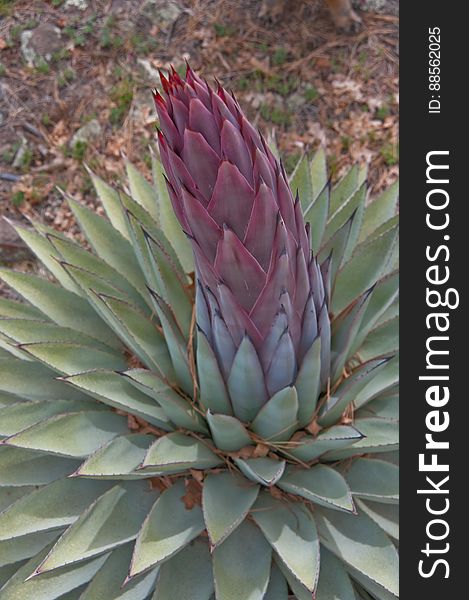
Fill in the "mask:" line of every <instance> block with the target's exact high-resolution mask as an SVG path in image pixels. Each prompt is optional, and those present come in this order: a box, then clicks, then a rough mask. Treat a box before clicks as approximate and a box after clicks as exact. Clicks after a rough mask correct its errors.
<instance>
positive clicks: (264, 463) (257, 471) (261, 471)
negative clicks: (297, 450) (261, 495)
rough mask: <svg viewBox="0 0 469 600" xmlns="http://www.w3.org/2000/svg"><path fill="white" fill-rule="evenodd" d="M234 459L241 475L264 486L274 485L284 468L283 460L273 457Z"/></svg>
mask: <svg viewBox="0 0 469 600" xmlns="http://www.w3.org/2000/svg"><path fill="white" fill-rule="evenodd" d="M234 461H235V463H236V465H237V466H238V468H239V470H240V471H241V473H243V475H245V476H246V477H247V478H248V479H250V480H251V481H254V483H261V484H262V485H265V486H272V485H275V484H276V483H277V482H278V480H279V479H280V478H281V477H282V475H283V472H284V470H285V461H284V460H275V459H274V458H267V457H266V458H247V459H246V460H244V459H242V458H235V459H234Z"/></svg>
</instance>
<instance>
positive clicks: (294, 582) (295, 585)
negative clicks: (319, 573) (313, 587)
mask: <svg viewBox="0 0 469 600" xmlns="http://www.w3.org/2000/svg"><path fill="white" fill-rule="evenodd" d="M274 559H275V564H276V565H277V567H278V569H279V571H280V572H281V573H282V575H283V576H284V578H285V579H286V581H287V582H288V586H289V588H290V590H291V591H292V592H293V593H294V598H295V600H312V598H313V594H312V593H311V592H310V591H309V590H308V589H307V588H305V586H304V585H302V584H301V583H300V582H299V581H298V579H297V578H296V577H294V575H293V574H292V573H291V571H290V570H289V569H287V567H286V566H285V564H284V563H283V561H282V560H281V559H280V557H278V556H275V554H274ZM288 598H291V596H290V595H289V596H288Z"/></svg>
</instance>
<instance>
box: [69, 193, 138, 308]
mask: <svg viewBox="0 0 469 600" xmlns="http://www.w3.org/2000/svg"><path fill="white" fill-rule="evenodd" d="M67 201H68V204H69V206H70V208H71V209H72V212H73V214H74V216H75V218H76V220H77V221H78V223H79V225H80V228H81V229H82V231H83V233H84V234H85V236H86V238H87V240H88V242H89V243H90V244H91V246H92V248H93V250H94V251H95V252H96V254H97V255H98V256H99V257H100V258H102V260H104V262H106V263H107V264H108V265H110V266H111V267H113V268H114V269H115V270H116V271H117V272H119V273H121V274H122V275H123V276H124V277H125V278H126V279H127V281H129V282H130V283H131V284H132V285H133V286H134V288H135V289H136V290H138V292H140V294H141V295H142V296H143V297H144V298H145V296H146V287H145V279H144V277H143V274H142V271H141V270H140V267H139V264H138V261H137V259H136V258H135V253H134V251H133V249H132V246H131V245H130V243H129V242H128V240H127V239H126V238H125V237H124V236H123V235H122V234H121V233H119V231H117V230H116V229H115V228H114V227H113V226H112V225H111V223H110V222H109V221H107V220H106V219H103V217H101V216H99V215H98V214H96V212H94V211H92V210H90V209H89V208H87V207H86V206H84V205H82V204H79V203H78V202H76V201H75V200H73V199H72V198H69V197H67Z"/></svg>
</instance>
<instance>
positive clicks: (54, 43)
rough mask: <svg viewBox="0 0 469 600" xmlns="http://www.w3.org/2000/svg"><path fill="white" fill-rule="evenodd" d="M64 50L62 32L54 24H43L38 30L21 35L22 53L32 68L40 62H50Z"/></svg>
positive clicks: (27, 31)
mask: <svg viewBox="0 0 469 600" xmlns="http://www.w3.org/2000/svg"><path fill="white" fill-rule="evenodd" d="M61 48H62V41H61V32H60V29H59V28H58V27H55V25H52V23H41V25H39V26H38V27H36V29H32V30H29V29H26V30H25V31H23V32H22V33H21V52H22V54H23V57H24V60H25V61H26V63H27V64H28V65H29V66H30V67H34V66H35V65H37V64H38V62H39V61H40V60H45V61H47V62H49V61H50V60H51V58H52V56H53V54H54V53H55V52H57V51H58V50H60V49H61Z"/></svg>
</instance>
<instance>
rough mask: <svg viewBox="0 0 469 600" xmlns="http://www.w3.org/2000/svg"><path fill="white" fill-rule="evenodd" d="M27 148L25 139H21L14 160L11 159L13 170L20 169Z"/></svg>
mask: <svg viewBox="0 0 469 600" xmlns="http://www.w3.org/2000/svg"><path fill="white" fill-rule="evenodd" d="M27 148H28V142H27V140H26V138H24V137H21V144H20V147H19V148H18V150H17V151H16V154H15V158H14V159H13V162H12V163H11V164H12V166H13V167H14V168H15V169H19V167H21V166H22V165H23V158H24V155H25V154H26V150H27Z"/></svg>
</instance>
